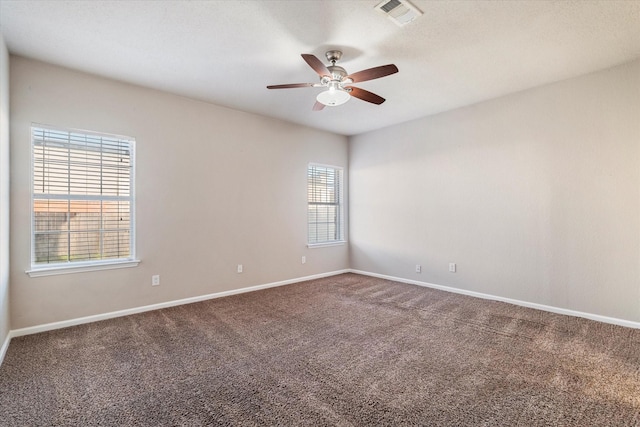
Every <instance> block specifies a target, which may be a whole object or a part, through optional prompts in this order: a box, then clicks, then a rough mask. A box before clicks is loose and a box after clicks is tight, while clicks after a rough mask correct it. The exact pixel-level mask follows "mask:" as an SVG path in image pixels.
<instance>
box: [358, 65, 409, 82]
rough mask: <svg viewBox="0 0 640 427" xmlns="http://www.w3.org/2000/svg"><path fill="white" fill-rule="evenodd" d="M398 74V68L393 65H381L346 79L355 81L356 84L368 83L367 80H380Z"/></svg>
mask: <svg viewBox="0 0 640 427" xmlns="http://www.w3.org/2000/svg"><path fill="white" fill-rule="evenodd" d="M397 72H398V67H396V66H395V65H393V64H388V65H381V66H379V67H373V68H368V69H366V70H362V71H358V72H357V73H353V74H350V75H348V76H347V77H346V78H349V79H351V80H353V82H354V83H358V82H366V81H367V80H373V79H379V78H380V77H384V76H388V75H390V74H395V73H397Z"/></svg>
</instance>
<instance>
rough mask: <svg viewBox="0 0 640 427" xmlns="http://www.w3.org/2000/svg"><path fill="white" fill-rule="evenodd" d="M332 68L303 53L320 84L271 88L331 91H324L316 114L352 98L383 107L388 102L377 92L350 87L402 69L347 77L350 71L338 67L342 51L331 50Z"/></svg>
mask: <svg viewBox="0 0 640 427" xmlns="http://www.w3.org/2000/svg"><path fill="white" fill-rule="evenodd" d="M325 56H326V57H327V60H329V62H331V65H329V66H325V65H324V64H323V63H322V61H320V60H319V59H318V58H317V57H316V56H314V55H311V54H308V53H303V54H302V59H304V60H305V61H306V63H307V64H309V66H310V67H311V68H313V70H314V71H315V72H316V73H318V76H319V77H320V83H292V84H284V85H271V86H267V89H290V88H298V87H324V88H326V89H327V90H325V91H323V92H320V93H319V94H318V96H317V98H316V103H315V104H314V106H313V111H320V110H322V109H323V108H324V107H325V106H329V107H334V106H336V105H341V104H344V103H345V102H347V101H348V100H349V99H351V97H352V96H353V97H355V98H358V99H361V100H363V101H367V102H371V103H372V104H377V105H380V104H382V103H383V102H384V101H385V99H384V98H383V97H381V96H379V95H376V94H375V93H372V92H369V91H367V90H364V89H360V88H358V87H354V86H350V85H351V84H352V83H360V82H364V81H367V80H373V79H378V78H380V77H385V76H388V75H390V74H394V73H397V72H398V67H396V66H395V65H393V64H388V65H381V66H379V67H373V68H368V69H366V70H362V71H358V72H357V73H353V74H347V71H346V70H345V69H344V68H342V67H340V66H338V65H336V62H337V61H339V60H340V58H342V52H341V51H339V50H329V51H327V52H326V53H325Z"/></svg>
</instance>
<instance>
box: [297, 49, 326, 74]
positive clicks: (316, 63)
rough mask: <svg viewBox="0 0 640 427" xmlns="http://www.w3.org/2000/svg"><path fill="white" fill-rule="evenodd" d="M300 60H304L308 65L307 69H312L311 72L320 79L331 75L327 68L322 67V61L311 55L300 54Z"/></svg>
mask: <svg viewBox="0 0 640 427" xmlns="http://www.w3.org/2000/svg"><path fill="white" fill-rule="evenodd" d="M302 59H304V60H305V61H306V62H307V64H309V67H311V68H313V70H314V71H315V72H316V73H318V75H319V76H320V77H322V76H330V75H331V72H330V71H329V69H328V68H327V66H326V65H324V64H323V63H322V61H320V60H319V59H318V58H317V57H315V56H314V55H311V54H309V53H303V54H302Z"/></svg>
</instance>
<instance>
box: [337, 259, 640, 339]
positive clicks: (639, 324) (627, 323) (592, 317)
mask: <svg viewBox="0 0 640 427" xmlns="http://www.w3.org/2000/svg"><path fill="white" fill-rule="evenodd" d="M349 271H350V272H351V273H356V274H362V275H364V276H371V277H377V278H379V279H387V280H393V281H394V282H401V283H408V284H410V285H418V286H424V287H427V288H434V289H439V290H441V291H446V292H453V293H456V294H462V295H468V296H472V297H476V298H482V299H489V300H493V301H501V302H506V303H509V304H514V305H519V306H522V307H528V308H535V309H536V310H543V311H549V312H551V313H556V314H564V315H567V316H575V317H584V318H585V319H590V320H595V321H598V322H603V323H610V324H613V325H618V326H626V327H627V328H635V329H640V322H633V321H631V320H624V319H618V318H615V317H607V316H601V315H599V314H592V313H585V312H582V311H575V310H569V309H566V308H559V307H553V306H550V305H544V304H537V303H534V302H527V301H520V300H516V299H511V298H504V297H500V296H496V295H490V294H483V293H481V292H474V291H467V290H464V289H457V288H452V287H449V286H442V285H435V284H433V283H427V282H420V281H418V280H411V279H403V278H402V277H394V276H387V275H384V274H377V273H371V272H368V271H361V270H354V269H351V270H349Z"/></svg>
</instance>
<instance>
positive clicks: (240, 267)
mask: <svg viewBox="0 0 640 427" xmlns="http://www.w3.org/2000/svg"><path fill="white" fill-rule="evenodd" d="M238 273H242V264H238Z"/></svg>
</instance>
